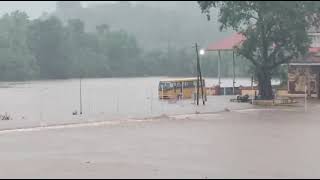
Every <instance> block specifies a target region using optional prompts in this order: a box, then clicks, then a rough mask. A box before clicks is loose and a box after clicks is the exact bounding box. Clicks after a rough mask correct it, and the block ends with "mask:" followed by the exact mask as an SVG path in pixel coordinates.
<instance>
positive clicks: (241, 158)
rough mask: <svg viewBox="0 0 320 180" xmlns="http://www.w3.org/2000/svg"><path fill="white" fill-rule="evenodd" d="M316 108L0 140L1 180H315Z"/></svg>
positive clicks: (319, 148)
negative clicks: (243, 179) (271, 179)
mask: <svg viewBox="0 0 320 180" xmlns="http://www.w3.org/2000/svg"><path fill="white" fill-rule="evenodd" d="M319 108H320V107H319V106H318V105H317V104H313V105H312V106H310V112H309V113H305V112H304V111H303V108H299V107H298V108H285V107H284V108H282V110H277V109H274V110H267V109H248V110H238V111H231V112H224V113H218V114H199V115H187V116H175V117H174V118H163V119H155V120H145V121H129V122H118V123H113V124H100V125H98V126H86V127H85V126H83V127H69V128H67V127H56V128H55V129H30V130H29V131H7V132H2V133H0V144H1V150H0V159H1V161H0V178H320V166H319V162H320V141H319V139H320V130H319V129H320V119H319V115H320V113H318V112H317V109H319Z"/></svg>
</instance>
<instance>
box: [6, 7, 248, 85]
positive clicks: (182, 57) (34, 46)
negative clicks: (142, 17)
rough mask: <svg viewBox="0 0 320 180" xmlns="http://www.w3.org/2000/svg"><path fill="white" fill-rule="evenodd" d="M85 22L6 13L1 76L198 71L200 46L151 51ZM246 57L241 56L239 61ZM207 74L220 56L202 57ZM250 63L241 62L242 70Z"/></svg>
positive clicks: (227, 61) (226, 63)
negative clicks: (92, 28)
mask: <svg viewBox="0 0 320 180" xmlns="http://www.w3.org/2000/svg"><path fill="white" fill-rule="evenodd" d="M85 29H86V27H85V24H84V22H83V21H81V20H79V19H70V20H68V21H67V23H62V22H61V20H59V19H58V18H56V17H51V16H50V17H47V18H39V19H35V20H30V19H29V18H28V16H27V15H26V14H25V13H23V12H19V11H16V12H13V13H11V14H6V15H4V16H3V17H1V18H0V80H1V81H21V80H31V79H65V78H78V77H79V76H82V77H121V76H123V77H128V76H130V77H132V76H194V75H195V60H196V59H195V50H194V48H192V45H193V44H192V43H190V47H188V48H173V47H171V48H166V49H160V48H156V49H153V50H148V51H146V50H145V49H144V48H141V47H140V46H139V44H138V42H137V40H136V38H135V37H134V36H133V35H132V34H129V33H127V32H126V31H123V30H112V27H111V28H110V26H109V25H107V24H101V25H98V26H97V27H96V30H95V31H94V32H86V31H85ZM231 57H232V56H231V55H230V54H224V55H223V58H224V59H223V63H222V69H223V71H222V72H224V73H223V74H222V75H223V76H229V77H230V76H231V75H232V72H231V71H232V68H230V67H231V65H232V64H231V63H232V59H231ZM239 61H240V60H239ZM201 63H202V69H203V72H204V73H203V74H204V76H217V55H216V54H215V53H209V54H207V55H205V56H203V57H202V58H201ZM246 73H247V68H246V65H244V64H243V63H238V66H237V75H238V76H245V75H246Z"/></svg>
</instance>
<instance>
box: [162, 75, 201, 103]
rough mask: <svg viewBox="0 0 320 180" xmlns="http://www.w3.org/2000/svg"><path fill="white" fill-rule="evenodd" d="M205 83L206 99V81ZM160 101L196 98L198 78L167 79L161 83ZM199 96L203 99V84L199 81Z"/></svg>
mask: <svg viewBox="0 0 320 180" xmlns="http://www.w3.org/2000/svg"><path fill="white" fill-rule="evenodd" d="M202 82H203V91H204V97H205V99H207V98H206V88H205V80H204V79H202ZM158 92H159V98H160V99H178V98H185V99H188V98H189V99H190V98H195V95H196V93H197V78H181V79H165V80H161V81H160V82H159V91H158ZM199 94H200V97H201V83H200V81H199Z"/></svg>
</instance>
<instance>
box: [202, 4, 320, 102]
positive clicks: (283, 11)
mask: <svg viewBox="0 0 320 180" xmlns="http://www.w3.org/2000/svg"><path fill="white" fill-rule="evenodd" d="M198 3H199V5H200V7H201V9H202V12H204V13H206V14H207V15H208V17H210V14H209V13H210V9H211V8H212V7H217V8H219V9H220V14H219V19H218V20H219V22H220V23H221V27H220V29H228V28H231V29H233V30H235V31H237V32H240V33H242V34H243V35H244V36H245V37H246V40H245V41H244V42H243V43H242V45H241V47H240V48H239V49H238V53H239V54H240V55H241V56H243V57H245V58H246V59H248V60H249V61H250V62H251V63H252V65H253V66H254V73H255V76H256V78H257V79H258V82H259V85H258V87H259V95H260V96H261V98H263V99H271V98H272V97H273V95H272V87H271V78H272V76H273V75H274V73H275V72H276V70H277V69H278V66H279V65H281V64H284V63H287V62H289V61H290V60H292V59H294V58H297V57H299V56H300V55H304V54H305V53H306V52H307V51H308V48H309V46H310V43H311V41H310V39H309V37H308V30H309V29H310V28H312V27H318V24H319V22H320V19H319V18H320V16H319V15H320V14H319V12H320V3H319V2H315V1H314V2H313V1H199V2H198Z"/></svg>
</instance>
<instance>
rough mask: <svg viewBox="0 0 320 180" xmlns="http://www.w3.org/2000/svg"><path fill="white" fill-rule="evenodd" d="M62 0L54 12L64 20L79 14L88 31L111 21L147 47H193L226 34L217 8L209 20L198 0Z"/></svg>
mask: <svg viewBox="0 0 320 180" xmlns="http://www.w3.org/2000/svg"><path fill="white" fill-rule="evenodd" d="M70 2H71V1H69V2H68V1H60V2H58V3H57V10H56V12H55V13H54V15H55V16H57V17H59V18H60V19H62V20H63V21H66V20H68V19H74V18H79V19H81V20H83V21H84V22H85V25H86V31H89V32H90V31H95V30H96V26H97V25H101V24H107V25H109V27H110V28H111V29H123V30H125V31H127V32H129V33H131V34H133V35H135V37H136V38H137V40H138V42H139V45H140V46H141V47H143V48H144V49H149V50H150V49H159V48H161V49H167V48H168V47H170V48H172V47H175V48H191V47H192V46H193V44H194V43H195V42H198V43H199V44H200V45H201V46H205V45H207V44H208V43H210V42H212V41H214V40H217V39H219V38H221V36H226V35H227V34H229V33H230V32H219V25H218V23H217V21H216V17H217V12H216V11H214V12H212V14H213V18H212V20H211V21H207V19H206V16H205V15H204V14H201V10H200V8H199V7H198V4H197V3H196V2H195V1H190V2H189V1H185V2H180V1H171V2H170V1H162V2H161V1H155V2H150V1H149V2H148V1H141V2H128V1H121V2H118V3H113V4H112V3H106V4H97V5H91V6H88V7H86V8H84V7H81V5H80V2H79V1H78V2H77V1H73V2H72V3H70Z"/></svg>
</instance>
